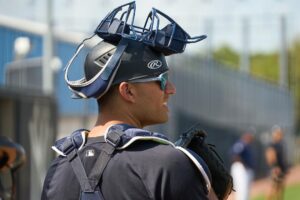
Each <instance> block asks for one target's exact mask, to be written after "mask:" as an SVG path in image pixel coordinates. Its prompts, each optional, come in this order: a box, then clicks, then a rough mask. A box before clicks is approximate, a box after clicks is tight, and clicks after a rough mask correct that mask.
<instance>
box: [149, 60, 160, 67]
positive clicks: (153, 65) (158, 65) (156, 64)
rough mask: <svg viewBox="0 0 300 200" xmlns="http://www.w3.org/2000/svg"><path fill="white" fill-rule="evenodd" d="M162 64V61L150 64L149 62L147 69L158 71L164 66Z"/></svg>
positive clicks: (152, 61) (153, 61)
mask: <svg viewBox="0 0 300 200" xmlns="http://www.w3.org/2000/svg"><path fill="white" fill-rule="evenodd" d="M162 65H163V64H162V62H161V61H160V60H151V61H150V62H148V64H147V67H148V68H149V69H158V68H160V67H161V66H162Z"/></svg>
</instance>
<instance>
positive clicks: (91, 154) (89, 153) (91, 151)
mask: <svg viewBox="0 0 300 200" xmlns="http://www.w3.org/2000/svg"><path fill="white" fill-rule="evenodd" d="M94 156H95V151H94V149H88V150H86V151H85V157H94Z"/></svg>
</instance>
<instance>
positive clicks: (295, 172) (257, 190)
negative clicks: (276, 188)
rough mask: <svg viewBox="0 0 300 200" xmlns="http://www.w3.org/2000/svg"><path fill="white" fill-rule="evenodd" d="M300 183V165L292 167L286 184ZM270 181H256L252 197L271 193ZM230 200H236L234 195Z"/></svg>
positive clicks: (252, 189) (253, 184)
mask: <svg viewBox="0 0 300 200" xmlns="http://www.w3.org/2000/svg"><path fill="white" fill-rule="evenodd" d="M296 183H300V164H298V165H296V166H294V167H292V168H291V169H290V172H289V173H288V175H287V177H286V184H287V185H293V184H296ZM269 187H270V180H269V179H268V178H264V179H260V180H256V181H254V182H253V183H252V186H251V191H250V195H251V197H255V196H257V195H260V194H266V193H267V192H268V191H269ZM228 200H234V197H233V195H230V197H229V198H228Z"/></svg>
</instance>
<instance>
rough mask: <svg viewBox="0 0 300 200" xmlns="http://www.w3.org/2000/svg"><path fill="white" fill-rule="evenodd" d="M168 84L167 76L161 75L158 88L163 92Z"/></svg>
mask: <svg viewBox="0 0 300 200" xmlns="http://www.w3.org/2000/svg"><path fill="white" fill-rule="evenodd" d="M167 83H168V74H167V73H165V74H163V75H162V77H161V80H160V88H161V89H162V90H163V91H165V90H166V87H167Z"/></svg>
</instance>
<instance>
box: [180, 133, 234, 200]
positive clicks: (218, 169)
mask: <svg viewBox="0 0 300 200" xmlns="http://www.w3.org/2000/svg"><path fill="white" fill-rule="evenodd" d="M205 139H206V133H205V132H204V131H202V130H199V129H195V128H192V129H190V130H189V131H187V132H185V133H183V134H182V135H181V136H180V138H179V140H178V141H177V142H175V145H176V146H181V147H184V148H188V149H190V150H192V151H194V152H195V153H197V154H198V155H199V156H200V157H201V158H202V159H203V160H204V161H205V162H206V164H207V166H208V168H209V170H210V173H211V176H212V188H213V189H214V192H215V193H216V195H217V197H218V199H220V200H223V199H227V198H228V196H229V194H230V193H231V191H232V190H233V180H232V177H231V175H230V174H229V172H228V171H227V169H226V168H225V166H224V163H223V160H222V159H221V158H220V156H219V155H218V154H217V152H216V150H215V148H214V145H211V144H207V143H205Z"/></svg>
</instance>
